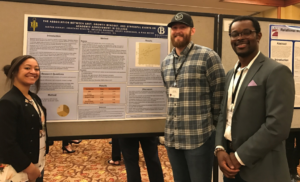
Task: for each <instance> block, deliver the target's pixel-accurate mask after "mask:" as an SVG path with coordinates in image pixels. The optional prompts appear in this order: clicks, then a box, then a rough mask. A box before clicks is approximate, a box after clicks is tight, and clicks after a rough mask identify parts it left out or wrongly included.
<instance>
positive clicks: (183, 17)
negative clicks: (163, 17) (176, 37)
mask: <svg viewBox="0 0 300 182" xmlns="http://www.w3.org/2000/svg"><path fill="white" fill-rule="evenodd" d="M175 23H183V24H186V25H187V26H189V27H194V22H193V19H192V17H191V15H189V14H187V13H185V12H179V13H177V14H176V15H175V16H174V17H173V18H172V20H171V22H170V23H169V24H168V27H172V26H173V25H174V24H175Z"/></svg>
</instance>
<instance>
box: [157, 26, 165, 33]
mask: <svg viewBox="0 0 300 182" xmlns="http://www.w3.org/2000/svg"><path fill="white" fill-rule="evenodd" d="M157 32H158V33H159V34H161V35H162V34H165V33H166V31H165V28H164V27H158V28H157Z"/></svg>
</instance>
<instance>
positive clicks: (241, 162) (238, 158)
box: [217, 146, 245, 166]
mask: <svg viewBox="0 0 300 182" xmlns="http://www.w3.org/2000/svg"><path fill="white" fill-rule="evenodd" d="M217 147H218V146H217ZM234 155H235V157H236V159H237V160H238V161H239V163H240V164H241V165H243V166H245V164H244V163H243V161H242V160H241V159H240V157H239V155H238V153H237V152H234Z"/></svg>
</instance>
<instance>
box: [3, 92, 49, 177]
mask: <svg viewBox="0 0 300 182" xmlns="http://www.w3.org/2000/svg"><path fill="white" fill-rule="evenodd" d="M29 94H30V96H31V97H32V98H33V99H34V100H35V101H36V102H37V104H39V105H40V106H41V108H42V109H43V112H44V115H45V130H46V153H48V151H49V145H48V140H47V138H48V134H47V125H46V109H45V107H43V105H42V102H41V99H40V98H39V97H38V96H37V95H36V94H34V93H32V92H30V91H29ZM25 99H26V97H25V96H24V95H23V94H22V92H21V91H20V90H19V89H18V88H17V87H15V86H13V88H12V89H11V90H10V91H8V92H7V93H6V94H5V95H4V96H3V97H2V98H1V99H0V160H1V161H0V162H2V163H4V164H11V165H12V167H13V168H14V169H15V170H16V171H17V172H20V171H23V170H24V169H26V168H27V167H28V166H29V165H30V163H33V164H35V163H38V160H39V151H40V129H41V122H40V117H39V114H38V113H37V111H36V109H35V108H34V107H33V106H32V105H31V104H29V103H26V102H25Z"/></svg>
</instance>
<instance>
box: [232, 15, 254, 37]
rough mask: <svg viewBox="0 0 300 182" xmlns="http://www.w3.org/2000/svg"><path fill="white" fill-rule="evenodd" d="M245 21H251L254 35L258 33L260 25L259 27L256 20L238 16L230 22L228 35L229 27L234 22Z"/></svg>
mask: <svg viewBox="0 0 300 182" xmlns="http://www.w3.org/2000/svg"><path fill="white" fill-rule="evenodd" d="M245 20H250V21H252V24H253V27H254V29H255V31H256V33H260V25H259V23H258V21H257V19H256V18H254V17H252V16H238V17H236V18H235V19H234V20H232V22H231V23H230V25H229V33H231V26H232V24H233V23H234V22H237V21H245Z"/></svg>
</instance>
